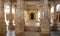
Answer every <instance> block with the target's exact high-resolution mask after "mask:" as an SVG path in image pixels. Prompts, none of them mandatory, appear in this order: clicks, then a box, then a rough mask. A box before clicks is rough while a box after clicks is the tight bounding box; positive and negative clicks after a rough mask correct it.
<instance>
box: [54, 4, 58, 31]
mask: <svg viewBox="0 0 60 36" xmlns="http://www.w3.org/2000/svg"><path fill="white" fill-rule="evenodd" d="M56 5H57V4H56V3H54V19H53V31H55V32H56V31H58V27H57V13H56Z"/></svg>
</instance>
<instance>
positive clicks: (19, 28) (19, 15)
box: [15, 0, 24, 36]
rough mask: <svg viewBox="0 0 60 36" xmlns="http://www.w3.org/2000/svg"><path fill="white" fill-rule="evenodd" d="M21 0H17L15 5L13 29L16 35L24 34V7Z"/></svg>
mask: <svg viewBox="0 0 60 36" xmlns="http://www.w3.org/2000/svg"><path fill="white" fill-rule="evenodd" d="M23 3H24V2H23V0H17V7H16V13H15V31H16V36H19V35H20V36H24V9H23V5H24V4H23Z"/></svg>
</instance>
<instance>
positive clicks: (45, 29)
mask: <svg viewBox="0 0 60 36" xmlns="http://www.w3.org/2000/svg"><path fill="white" fill-rule="evenodd" d="M42 4H43V13H44V14H43V19H42V24H41V36H50V20H49V19H50V18H49V14H50V13H49V11H48V0H43V3H42Z"/></svg>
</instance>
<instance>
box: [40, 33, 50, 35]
mask: <svg viewBox="0 0 60 36" xmlns="http://www.w3.org/2000/svg"><path fill="white" fill-rule="evenodd" d="M40 34H41V35H40V36H50V33H40Z"/></svg>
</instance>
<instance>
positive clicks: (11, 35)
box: [3, 29, 60, 36]
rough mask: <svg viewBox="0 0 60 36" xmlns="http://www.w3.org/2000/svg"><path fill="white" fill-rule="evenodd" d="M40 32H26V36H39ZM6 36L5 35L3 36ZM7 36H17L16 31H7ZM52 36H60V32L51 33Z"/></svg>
mask: <svg viewBox="0 0 60 36" xmlns="http://www.w3.org/2000/svg"><path fill="white" fill-rule="evenodd" d="M39 34H40V33H39V32H25V36H39ZM3 36H5V35H3ZM6 36H15V30H9V29H7V33H6ZM50 36H60V30H59V31H57V32H52V31H51V32H50Z"/></svg>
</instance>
